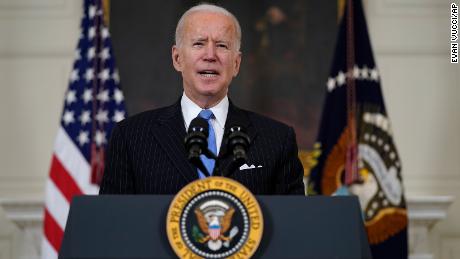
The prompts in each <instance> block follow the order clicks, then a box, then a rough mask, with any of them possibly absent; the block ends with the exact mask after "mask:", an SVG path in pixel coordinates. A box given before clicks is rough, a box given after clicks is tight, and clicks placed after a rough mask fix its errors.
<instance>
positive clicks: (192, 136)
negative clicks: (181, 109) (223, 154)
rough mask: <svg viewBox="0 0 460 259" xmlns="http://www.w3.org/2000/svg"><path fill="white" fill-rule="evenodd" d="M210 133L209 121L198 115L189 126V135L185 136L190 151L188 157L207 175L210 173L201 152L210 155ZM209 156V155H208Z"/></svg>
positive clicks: (185, 142)
mask: <svg viewBox="0 0 460 259" xmlns="http://www.w3.org/2000/svg"><path fill="white" fill-rule="evenodd" d="M208 135H209V125H208V122H207V121H206V120H205V119H203V118H201V117H196V118H195V119H193V120H192V122H190V126H189V127H188V133H187V136H185V140H184V144H185V149H186V150H187V152H188V156H187V159H188V160H189V161H190V162H191V163H192V164H193V165H194V166H196V167H197V168H198V169H200V170H201V172H203V173H204V174H205V175H206V177H209V176H210V174H209V172H208V170H207V169H206V167H205V166H204V164H203V162H202V161H201V159H200V155H201V154H205V155H206V156H208V155H209V154H208V153H211V154H212V152H210V151H209V150H208ZM208 157H209V156H208Z"/></svg>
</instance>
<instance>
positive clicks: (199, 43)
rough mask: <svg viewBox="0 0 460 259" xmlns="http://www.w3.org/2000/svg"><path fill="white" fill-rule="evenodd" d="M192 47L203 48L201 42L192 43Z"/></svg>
mask: <svg viewBox="0 0 460 259" xmlns="http://www.w3.org/2000/svg"><path fill="white" fill-rule="evenodd" d="M193 46H197V47H200V46H203V42H195V43H193Z"/></svg>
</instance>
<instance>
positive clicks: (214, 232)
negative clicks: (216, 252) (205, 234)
mask: <svg viewBox="0 0 460 259" xmlns="http://www.w3.org/2000/svg"><path fill="white" fill-rule="evenodd" d="M211 224H212V223H211ZM209 236H210V237H211V239H212V240H217V239H218V238H219V236H220V226H219V225H216V224H212V225H209Z"/></svg>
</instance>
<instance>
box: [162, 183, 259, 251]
mask: <svg viewBox="0 0 460 259" xmlns="http://www.w3.org/2000/svg"><path fill="white" fill-rule="evenodd" d="M263 226H264V223H263V216H262V211H261V209H260V206H259V204H258V202H257V200H256V199H255V197H254V195H252V193H251V192H250V191H249V190H248V189H247V188H246V187H244V186H243V185H242V184H240V183H238V182H237V181H234V180H232V179H229V178H225V177H217V176H215V177H208V178H204V179H201V180H197V181H194V182H191V183H190V184H188V185H187V186H185V187H184V188H183V189H182V190H181V191H180V192H179V193H178V194H177V195H176V196H175V198H174V200H173V201H172V202H171V205H170V207H169V210H168V214H167V219H166V232H167V235H168V239H169V243H170V244H171V246H172V248H173V250H174V252H175V253H176V254H177V256H179V257H180V258H249V257H251V255H253V254H254V252H255V251H256V249H257V247H258V246H259V243H260V240H261V239H262V233H263Z"/></svg>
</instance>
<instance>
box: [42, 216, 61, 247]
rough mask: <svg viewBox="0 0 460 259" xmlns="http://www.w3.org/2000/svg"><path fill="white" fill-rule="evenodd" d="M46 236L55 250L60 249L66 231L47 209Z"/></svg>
mask: <svg viewBox="0 0 460 259" xmlns="http://www.w3.org/2000/svg"><path fill="white" fill-rule="evenodd" d="M44 224H45V236H46V239H47V240H48V242H49V243H50V244H51V246H52V247H53V248H54V250H56V251H59V248H60V247H61V242H62V238H63V236H64V231H63V230H62V229H61V227H60V226H59V225H58V224H57V222H56V221H55V220H54V218H53V216H51V214H50V213H49V212H48V210H47V209H45V220H44Z"/></svg>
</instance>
